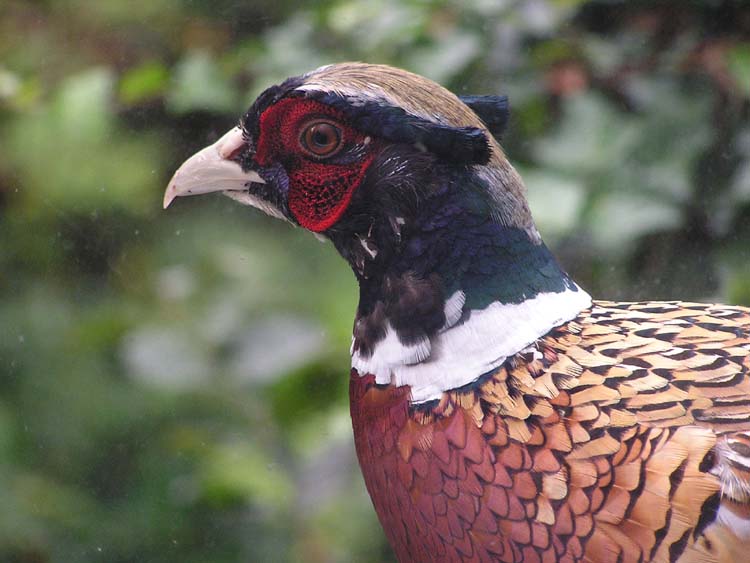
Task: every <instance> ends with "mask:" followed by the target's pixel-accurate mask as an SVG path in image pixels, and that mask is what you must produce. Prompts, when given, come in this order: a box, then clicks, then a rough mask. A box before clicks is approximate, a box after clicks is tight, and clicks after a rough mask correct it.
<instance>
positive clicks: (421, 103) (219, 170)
mask: <svg viewBox="0 0 750 563" xmlns="http://www.w3.org/2000/svg"><path fill="white" fill-rule="evenodd" d="M508 115H509V111H508V101H507V99H506V98H504V97H502V96H466V97H463V98H458V97H456V96H455V95H453V94H451V93H450V92H448V91H447V90H445V89H444V88H442V87H440V86H439V85H437V84H435V83H433V82H431V81H429V80H427V79H425V78H423V77H420V76H417V75H415V74H412V73H409V72H406V71H403V70H399V69H395V68H392V67H387V66H383V65H368V64H362V63H343V64H338V65H329V66H326V67H322V68H320V69H317V70H315V71H312V72H310V73H308V74H305V75H302V76H299V77H293V78H290V79H288V80H286V81H285V82H283V83H282V84H279V85H277V86H272V87H271V88H269V89H268V90H266V91H265V92H264V93H263V94H261V95H260V96H259V97H258V99H257V100H256V101H255V103H254V104H253V105H252V106H251V107H250V108H249V110H248V111H247V112H246V114H245V115H244V116H243V117H242V119H241V120H240V123H239V126H238V127H237V128H235V129H233V130H232V131H230V132H229V133H227V134H226V135H225V136H224V137H222V139H220V140H219V141H218V142H217V143H216V144H214V145H212V146H210V147H207V148H206V149H204V150H203V151H201V152H200V153H198V154H197V155H195V156H194V157H192V158H191V159H189V160H188V161H187V162H186V163H185V164H184V165H183V166H182V167H181V168H180V170H178V171H177V172H176V173H175V176H174V177H173V179H172V181H171V182H170V184H169V187H168V188H167V192H166V194H165V199H164V202H165V206H167V205H169V204H170V203H171V202H172V200H173V199H174V198H175V197H177V196H183V195H191V194H199V193H206V192H210V191H221V192H224V193H225V194H227V195H229V196H230V197H232V198H234V199H236V200H238V201H239V202H241V203H244V204H246V205H250V206H254V207H257V208H259V209H261V210H263V211H264V212H266V213H268V214H270V215H273V216H275V217H278V218H281V219H284V220H286V221H289V222H291V223H293V224H297V225H300V226H302V227H304V228H306V229H308V230H310V231H312V232H314V233H316V234H317V235H318V236H320V237H323V238H325V239H327V240H330V241H331V242H332V243H333V245H334V246H335V247H336V249H337V250H338V252H339V253H340V254H341V256H342V257H343V258H344V259H345V260H346V261H347V262H348V263H349V264H350V265H351V267H352V270H353V272H354V275H355V276H356V278H357V281H358V282H359V287H360V302H359V307H358V310H357V313H356V318H355V324H354V334H353V340H352V348H351V351H352V369H351V372H350V401H351V415H352V422H353V428H354V438H355V446H356V451H357V455H358V458H359V462H360V466H361V468H362V472H363V475H364V478H365V484H366V486H367V489H368V491H369V493H370V496H371V498H372V501H373V504H374V506H375V510H376V512H377V514H378V517H379V519H380V522H381V524H382V526H383V529H384V531H385V534H386V536H387V537H388V540H389V541H390V543H391V545H392V546H393V549H394V551H395V553H396V556H397V557H398V559H399V561H401V562H402V563H411V562H414V563H428V562H443V561H446V562H465V563H466V562H513V563H518V562H525V563H530V562H549V563H551V562H563V563H575V562H590V563H600V562H601V563H605V562H613V563H614V562H647V561H654V562H681V563H688V562H691V563H693V562H694V563H699V562H702V563H709V562H713V563H720V562H721V563H728V562H730V561H743V560H745V559H747V554H746V551H747V549H749V548H750V375H749V373H748V372H749V371H750V310H749V309H746V308H742V307H730V306H720V305H702V304H694V303H680V302H670V303H665V302H647V303H613V302H605V301H592V300H591V299H590V297H589V296H588V294H586V292H585V291H584V290H583V289H581V288H580V287H579V286H578V285H577V284H576V283H575V282H574V281H573V280H572V279H571V277H570V276H568V275H567V274H566V273H565V271H564V270H563V269H562V268H561V267H560V265H559V264H558V263H557V261H556V260H555V258H554V257H553V256H552V254H551V253H550V251H549V250H548V249H547V247H546V246H545V245H544V243H543V242H542V239H541V237H540V235H539V233H538V231H537V229H536V227H535V226H534V223H533V220H532V218H531V213H530V211H529V208H528V204H527V203H526V198H525V188H524V186H523V182H522V181H521V178H520V177H519V175H518V174H517V173H516V172H515V170H514V169H513V167H512V166H511V164H510V163H509V162H508V160H507V158H506V157H505V155H504V153H503V151H502V149H501V147H500V145H499V143H498V140H499V139H501V137H502V133H503V131H504V129H505V127H506V125H507V123H508Z"/></svg>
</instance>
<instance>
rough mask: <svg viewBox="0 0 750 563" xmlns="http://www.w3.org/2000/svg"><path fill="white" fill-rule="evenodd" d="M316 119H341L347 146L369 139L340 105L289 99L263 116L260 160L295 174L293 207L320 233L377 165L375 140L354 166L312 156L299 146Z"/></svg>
mask: <svg viewBox="0 0 750 563" xmlns="http://www.w3.org/2000/svg"><path fill="white" fill-rule="evenodd" d="M315 117H323V118H328V119H333V120H334V121H336V122H337V123H338V125H339V127H340V128H341V135H342V141H343V143H344V144H345V145H351V144H362V143H364V142H365V137H366V136H365V135H363V134H362V133H360V132H359V131H357V130H356V129H353V128H351V127H348V126H347V125H346V124H345V119H344V117H343V116H342V115H341V113H340V112H338V111H337V110H335V109H334V108H332V107H330V106H327V105H325V104H321V103H319V102H316V101H314V100H307V99H304V98H286V99H284V100H281V101H279V102H277V103H276V104H274V105H273V106H271V107H270V108H268V109H267V110H266V111H265V112H263V114H262V115H261V116H260V134H259V136H258V144H257V150H256V153H255V160H256V161H257V162H258V164H260V165H261V166H268V165H269V164H271V163H272V162H280V163H281V164H282V165H283V166H284V168H285V169H286V171H287V175H288V176H289V201H288V204H289V210H290V211H291V212H292V213H293V214H294V217H295V218H296V219H297V221H298V222H299V224H300V225H301V226H303V227H304V228H306V229H309V230H311V231H314V232H317V233H319V232H322V231H325V230H327V229H329V228H330V227H332V226H333V225H334V224H336V222H337V221H338V220H339V219H341V216H342V215H343V214H344V212H345V211H346V208H347V207H348V206H349V203H350V202H351V199H352V195H353V194H354V190H355V189H356V188H357V186H359V184H360V183H361V182H362V179H363V178H364V175H365V172H366V171H367V168H368V167H369V166H370V164H371V163H372V160H373V158H374V150H373V149H374V148H375V142H372V143H370V145H369V147H370V150H369V151H368V152H367V154H366V155H365V156H364V157H363V158H362V159H360V160H358V161H356V162H352V163H351V164H330V163H327V162H325V161H316V160H313V159H310V158H308V157H306V156H305V155H304V154H303V153H302V150H301V149H300V146H299V137H300V133H301V130H300V128H301V127H302V126H303V125H304V124H305V123H306V122H307V121H309V120H311V119H314V118H315Z"/></svg>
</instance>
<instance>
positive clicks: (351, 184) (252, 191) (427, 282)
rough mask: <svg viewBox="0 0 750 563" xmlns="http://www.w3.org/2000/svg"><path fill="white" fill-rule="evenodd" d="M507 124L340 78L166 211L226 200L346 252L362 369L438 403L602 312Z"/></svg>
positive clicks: (327, 74)
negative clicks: (194, 198)
mask: <svg viewBox="0 0 750 563" xmlns="http://www.w3.org/2000/svg"><path fill="white" fill-rule="evenodd" d="M507 117H508V107H507V100H506V99H505V98H504V97H494V96H486V97H481V96H480V97H466V98H458V97H457V96H455V95H454V94H452V93H451V92H449V91H448V90H446V89H445V88H443V87H441V86H439V85H438V84H436V83H434V82H432V81H430V80H427V79H426V78H423V77H421V76H418V75H415V74H412V73H409V72H406V71H403V70H399V69H395V68H392V67H388V66H383V65H370V64H361V63H344V64H336V65H329V66H325V67H322V68H319V69H317V70H315V71H313V72H310V73H308V74H305V75H302V76H299V77H294V78H290V79H288V80H286V81H285V82H283V83H282V84H280V85H277V86H273V87H271V88H269V89H267V90H266V91H265V92H263V93H262V94H261V95H260V96H259V97H258V99H257V100H256V101H255V102H254V103H253V105H252V106H251V107H250V109H249V110H248V111H247V113H246V114H245V115H244V116H243V117H242V119H241V120H240V123H239V126H238V127H235V128H234V129H232V130H231V131H229V132H228V133H226V134H225V135H224V136H223V137H222V138H221V139H219V140H218V141H217V142H216V143H214V144H213V145H211V146H209V147H207V148H205V149H203V150H202V151H200V152H199V153H197V154H196V155H194V156H193V157H191V158H190V159H189V160H188V161H187V162H185V163H184V164H183V165H182V166H181V167H180V169H179V170H178V171H177V172H176V174H175V175H174V177H173V178H172V180H171V182H170V183H169V187H168V188H167V191H166V194H165V197H164V205H165V207H166V206H167V205H169V204H170V203H171V202H172V200H173V199H174V198H176V197H178V196H185V195H193V194H201V193H206V192H214V191H220V192H223V193H224V194H226V195H228V196H229V197H231V198H233V199H235V200H237V201H239V202H240V203H244V204H246V205H250V206H253V207H257V208H259V209H261V210H262V211H264V212H265V213H267V214H269V215H272V216H274V217H278V218H280V219H284V220H286V221H289V222H290V223H293V224H295V225H300V226H302V227H304V228H305V229H308V230H310V231H312V232H313V233H315V234H316V235H317V236H319V237H323V238H325V239H328V240H330V241H331V242H332V243H333V244H334V246H335V247H336V249H337V250H338V251H339V253H340V254H341V255H342V256H343V257H344V259H346V260H347V261H348V262H349V264H350V265H351V267H352V270H353V271H354V274H355V275H356V277H357V280H358V281H359V285H360V303H359V308H358V311H357V317H356V321H355V327H354V335H353V342H352V366H353V367H354V368H355V369H357V370H358V371H359V372H360V373H362V374H365V373H368V374H373V375H374V376H375V377H376V380H377V382H378V383H384V384H385V383H395V384H396V385H398V386H403V385H409V386H410V390H411V398H412V400H413V401H414V402H415V403H419V402H425V401H429V400H431V399H435V398H437V397H439V395H440V393H441V392H442V391H445V390H447V389H451V388H456V387H460V386H462V385H466V384H468V383H471V382H472V381H474V380H476V379H477V378H478V377H480V376H481V375H482V374H484V373H486V372H488V371H489V370H491V369H493V368H495V367H497V366H498V365H500V364H501V363H502V362H503V361H504V360H505V359H506V358H507V357H509V356H510V355H512V354H515V353H516V352H518V351H519V350H522V349H524V348H525V347H526V346H528V345H529V344H531V343H532V342H533V341H534V340H536V339H537V338H539V337H540V336H542V335H543V334H545V333H546V332H548V331H549V330H550V329H551V328H552V327H554V326H556V325H559V324H561V323H563V322H565V321H568V320H570V319H571V318H573V317H575V316H576V315H577V314H578V313H579V312H580V311H581V310H582V309H584V308H586V307H587V306H588V305H589V303H590V299H589V297H588V295H586V293H585V292H583V291H582V290H580V289H579V288H578V287H577V286H576V285H575V283H573V282H572V281H571V279H570V278H569V277H568V276H567V275H566V274H565V273H564V272H563V271H562V270H561V269H560V268H559V266H558V265H557V263H556V262H555V260H554V258H553V257H552V255H551V254H550V253H549V251H548V250H547V248H546V247H545V246H544V244H543V243H542V240H541V238H540V236H539V233H538V231H537V229H536V227H535V226H534V223H533V221H532V218H531V214H530V212H529V208H528V204H527V202H526V199H525V188H524V186H523V183H522V180H521V178H520V177H519V175H518V174H517V173H516V171H515V170H514V169H513V167H512V166H511V165H510V163H509V162H508V160H507V158H506V157H505V155H504V153H503V151H502V149H501V148H500V145H499V144H498V142H497V139H496V137H497V136H499V135H500V134H501V132H502V129H503V127H504V125H505V123H506V121H507Z"/></svg>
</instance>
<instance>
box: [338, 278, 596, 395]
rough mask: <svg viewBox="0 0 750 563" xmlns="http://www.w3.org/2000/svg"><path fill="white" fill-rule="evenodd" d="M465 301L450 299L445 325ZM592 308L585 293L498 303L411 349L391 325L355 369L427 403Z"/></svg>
mask: <svg viewBox="0 0 750 563" xmlns="http://www.w3.org/2000/svg"><path fill="white" fill-rule="evenodd" d="M461 293H462V292H461ZM461 300H463V301H465V296H463V295H461V297H460V298H459V297H458V294H457V293H454V294H453V295H452V296H451V297H450V298H449V299H448V301H447V302H446V319H449V318H455V316H456V311H455V308H456V307H457V304H458V302H459V301H461ZM590 305H591V297H590V296H589V295H588V294H587V293H586V292H585V291H583V290H582V289H580V288H579V289H578V291H573V290H566V291H563V292H561V293H540V294H539V295H537V296H536V297H534V298H532V299H527V300H526V301H524V302H523V303H517V304H504V303H499V302H495V303H492V304H490V305H489V306H487V307H486V308H484V309H472V310H471V315H470V317H469V318H468V319H467V320H466V321H465V322H463V323H461V324H458V325H455V326H451V325H449V324H448V323H446V328H445V329H443V330H441V331H439V332H438V333H437V334H436V335H435V336H433V337H432V340H428V339H425V342H419V343H418V344H415V345H408V346H407V345H404V344H402V343H401V342H400V341H399V339H398V335H397V334H396V332H395V331H394V330H393V328H392V327H391V326H390V324H388V325H387V332H386V337H385V339H383V340H381V341H380V342H378V343H377V344H376V346H375V349H374V351H373V353H372V356H370V357H368V358H363V357H361V356H360V355H359V352H354V353H353V354H352V367H353V368H354V369H356V370H357V372H358V373H359V374H360V375H365V374H368V373H371V374H373V375H374V376H375V381H376V382H377V383H380V384H389V383H394V384H396V385H398V386H402V385H409V386H410V387H411V398H412V402H413V403H423V402H426V401H430V400H433V399H438V398H440V396H441V395H442V394H443V392H445V391H449V390H451V389H456V388H458V387H462V386H464V385H467V384H469V383H471V382H473V381H475V380H476V379H478V378H479V377H480V376H482V375H483V374H485V373H487V372H489V371H491V370H492V369H494V368H496V367H498V366H499V365H501V364H502V363H503V362H504V361H505V360H506V359H507V358H508V357H509V356H512V355H514V354H516V353H518V352H520V351H521V350H523V349H524V348H527V347H528V346H529V345H531V344H532V343H533V342H534V341H535V340H537V339H539V338H540V337H542V336H544V335H545V334H547V333H548V332H549V331H550V330H551V329H553V328H554V327H556V326H560V325H561V324H563V323H565V322H567V321H569V320H571V319H573V318H575V317H576V316H577V315H578V314H579V313H580V312H581V311H582V310H584V309H586V308H587V307H589V306H590ZM461 307H462V308H463V303H461ZM449 308H450V310H449ZM459 317H460V315H459ZM456 320H458V319H456ZM420 358H421V359H420Z"/></svg>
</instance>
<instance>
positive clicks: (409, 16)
mask: <svg viewBox="0 0 750 563" xmlns="http://www.w3.org/2000/svg"><path fill="white" fill-rule="evenodd" d="M347 59H360V60H367V61H371V62H388V63H392V64H396V65H400V66H403V67H406V68H409V69H410V70H413V71H416V72H419V73H422V74H425V75H427V76H429V77H431V78H434V79H436V80H439V81H440V82H442V83H444V84H446V85H447V86H449V87H450V88H452V89H453V90H454V91H456V92H458V93H497V92H502V93H506V94H509V95H510V97H511V101H512V106H513V111H514V114H513V115H514V117H513V119H512V122H511V127H510V131H509V133H508V135H507V138H506V139H504V146H505V148H506V150H507V152H508V154H509V156H510V157H511V159H512V160H513V162H514V163H515V164H516V165H517V166H518V168H519V169H520V170H521V171H522V173H523V174H524V177H525V178H526V181H527V185H528V188H529V198H530V200H531V204H532V208H533V210H534V212H535V215H536V217H537V221H538V223H539V226H540V229H541V231H542V233H543V234H544V235H545V237H546V238H547V240H548V242H550V243H551V245H552V246H553V247H554V248H555V249H556V251H557V252H558V254H559V255H560V257H561V259H562V261H563V263H564V264H565V265H566V267H567V268H568V270H570V271H571V272H572V273H573V274H574V276H575V277H576V278H577V279H578V280H579V281H580V282H581V283H582V284H583V285H584V286H585V287H587V288H588V289H590V290H591V292H592V293H593V294H594V295H596V296H599V297H602V298H613V299H646V298H650V299H662V298H684V299H702V300H721V301H729V302H738V303H745V304H748V303H750V260H749V258H750V256H749V252H748V250H749V249H748V244H749V243H750V101H749V98H750V8H748V6H747V3H746V2H743V1H741V0H737V1H730V0H713V1H706V2H697V1H696V2H681V1H677V0H675V1H666V0H664V1H660V2H640V1H628V2H625V1H615V0H611V1H607V2H603V1H602V2H583V1H580V0H518V1H509V0H496V1H495V0H471V1H468V2H463V1H461V2H459V1H458V0H443V1H438V2H426V1H419V0H412V1H407V2H404V1H396V0H385V1H383V2H378V3H375V2H366V1H364V0H337V1H334V0H325V1H321V2H316V3H310V4H308V5H307V7H302V8H300V7H299V6H298V5H297V3H293V2H289V1H286V0H276V1H274V2H271V1H268V0H261V1H257V2H239V1H237V0H221V1H219V2H209V1H207V0H156V1H155V0H150V1H148V2H146V1H144V0H135V1H133V2H123V1H117V0H106V1H104V0H103V1H100V2H86V1H83V0H38V1H33V2H32V1H23V0H5V1H4V2H2V3H0V240H2V244H1V245H0V319H1V320H0V483H2V486H0V560H2V561H11V562H19V563H20V562H24V563H25V562H29V563H32V562H33V563H37V562H48V561H49V562H66V563H67V562H79V561H80V562H89V561H91V562H95V561H101V562H105V561H106V562H123V563H124V562H136V561H138V562H145V561H159V562H163V561H175V562H176V561H179V562H204V561H211V562H224V561H226V562H229V561H309V562H336V561H341V562H348V561H362V562H377V561H390V560H392V556H391V555H390V552H389V550H388V548H387V546H386V545H385V542H384V539H383V535H382V534H381V532H380V529H379V526H378V524H377V520H376V518H375V515H374V513H373V510H372V508H371V507H370V504H369V499H368V498H367V495H366V492H365V489H364V485H363V483H362V481H361V478H360V476H359V472H358V469H357V466H356V462H355V461H354V457H353V447H352V442H351V429H350V427H349V421H348V412H347V399H346V392H347V391H346V385H347V373H348V350H347V349H348V341H349V338H350V329H351V321H352V318H353V312H354V308H355V306H356V298H357V297H356V287H355V283H354V280H353V277H352V276H351V274H350V273H349V272H348V270H347V267H346V266H345V264H344V263H343V262H342V261H341V260H339V259H338V257H337V256H336V255H335V252H334V250H333V249H332V248H331V247H330V246H328V245H321V244H319V243H318V242H316V241H315V240H314V239H313V238H312V237H310V236H309V235H306V234H305V233H304V232H302V231H301V230H299V229H297V230H295V229H289V228H288V227H287V226H286V225H282V224H279V223H276V222H274V221H272V220H270V219H268V218H265V217H263V216H261V215H260V214H259V213H256V212H253V211H250V210H248V209H245V208H241V207H239V206H237V205H234V204H232V203H231V202H229V201H223V200H222V199H220V198H218V197H216V198H201V199H199V200H192V199H190V198H188V199H186V200H180V201H178V202H177V204H176V205H174V206H173V207H172V208H170V210H169V213H165V212H163V211H162V210H161V207H160V200H161V194H162V190H163V187H164V186H165V184H166V181H167V179H168V178H169V176H170V174H171V172H172V171H173V170H174V169H175V167H176V166H177V165H178V163H179V162H180V161H181V160H183V159H184V158H186V157H187V156H188V155H189V154H191V153H192V151H194V150H195V149H197V148H199V147H201V146H203V145H205V144H207V143H209V142H211V141H212V140H214V139H216V138H217V136H218V135H219V134H221V133H222V132H224V131H225V130H226V129H228V128H229V127H230V126H231V125H232V124H233V123H234V122H235V121H236V119H237V118H238V116H239V115H240V114H241V112H242V111H243V110H244V109H245V107H246V106H247V105H248V104H249V103H250V102H251V101H252V99H253V98H254V96H255V95H257V94H258V93H259V92H260V91H261V90H262V89H264V88H265V87H266V86H268V85H270V84H272V83H274V82H277V81H279V80H281V79H283V78H285V77H287V76H289V75H292V74H296V73H299V72H303V71H306V70H310V69H312V68H314V67H316V66H318V65H320V64H324V63H328V62H332V61H340V60H347Z"/></svg>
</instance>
